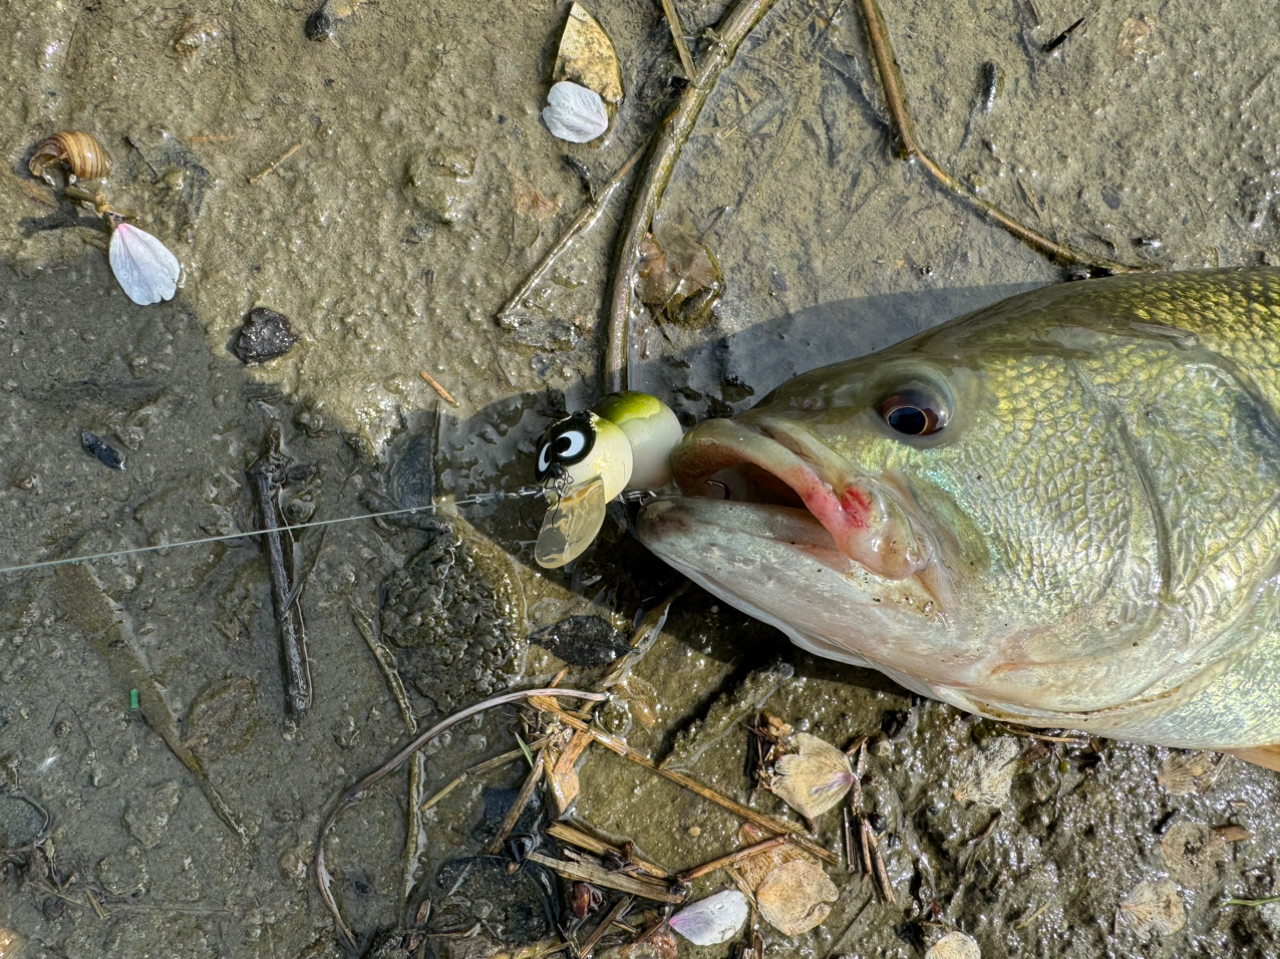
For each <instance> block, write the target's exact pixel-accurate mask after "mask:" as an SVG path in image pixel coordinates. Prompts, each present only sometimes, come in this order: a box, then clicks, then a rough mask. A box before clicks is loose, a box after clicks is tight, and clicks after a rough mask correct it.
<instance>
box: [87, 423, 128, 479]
mask: <svg viewBox="0 0 1280 959" xmlns="http://www.w3.org/2000/svg"><path fill="white" fill-rule="evenodd" d="M80 443H81V444H82V445H83V446H84V448H85V451H86V452H88V453H91V454H92V455H93V456H94V457H96V458H97V460H98V462H99V463H101V464H102V465H103V466H106V467H108V468H109V469H113V470H123V469H124V457H123V456H121V455H120V453H119V452H118V451H116V450H115V449H113V448H112V447H110V446H108V445H107V444H106V443H104V442H102V440H101V439H99V438H98V437H97V436H96V435H95V434H93V433H90V432H89V431H88V430H81V431H80Z"/></svg>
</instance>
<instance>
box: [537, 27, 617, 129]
mask: <svg viewBox="0 0 1280 959" xmlns="http://www.w3.org/2000/svg"><path fill="white" fill-rule="evenodd" d="M551 79H553V80H572V81H573V82H574V83H578V84H581V85H582V86H584V87H586V88H587V89H589V90H594V91H595V92H596V93H598V94H600V96H601V98H602V99H603V100H604V101H605V102H606V103H608V104H610V105H611V106H617V105H618V104H619V103H620V102H622V74H621V73H620V72H619V70H618V54H617V52H616V51H615V50H614V49H613V41H612V40H610V39H609V35H608V34H607V33H605V32H604V28H603V27H602V26H600V24H599V22H598V21H597V20H596V18H595V17H593V16H592V15H591V14H589V13H588V12H587V11H586V8H585V7H583V6H582V4H580V3H575V4H574V5H573V6H571V7H570V8H569V19H568V20H567V21H566V22H565V25H564V33H563V34H562V35H561V37H560V50H559V52H558V53H557V54H556V65H555V68H554V70H553V71H552V74H551Z"/></svg>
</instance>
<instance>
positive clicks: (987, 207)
mask: <svg viewBox="0 0 1280 959" xmlns="http://www.w3.org/2000/svg"><path fill="white" fill-rule="evenodd" d="M860 6H861V8H862V18H863V21H864V23H865V24H866V28H867V42H868V44H869V45H870V47H871V56H872V59H874V60H875V64H876V72H877V73H879V75H880V84H881V87H882V88H883V90H884V99H885V105H886V107H887V108H888V110H889V116H890V118H891V119H892V121H893V128H894V129H893V132H894V135H895V136H896V137H897V140H898V155H899V156H900V157H901V158H902V159H904V160H912V161H914V162H916V163H918V164H919V165H920V167H921V168H922V169H924V170H925V172H927V173H928V174H929V176H931V177H933V179H934V180H935V181H936V182H937V183H938V185H939V186H941V187H943V188H944V189H946V190H947V191H948V192H949V193H951V194H952V195H953V196H955V197H958V198H959V199H961V200H963V201H964V202H965V203H967V204H969V205H970V206H971V207H973V208H974V209H975V210H976V211H977V212H978V213H979V214H980V215H981V216H982V217H984V218H985V219H987V220H990V221H991V222H993V223H995V224H996V225H997V226H999V227H1001V228H1002V229H1003V230H1005V231H1006V232H1007V233H1009V234H1010V235H1012V236H1013V237H1015V238H1016V239H1018V240H1021V241H1022V242H1023V243H1025V244H1026V245H1027V246H1029V247H1031V248H1032V249H1033V250H1035V251H1036V252H1037V253H1039V254H1040V255H1041V256H1044V257H1047V258H1048V259H1050V260H1052V261H1053V262H1055V263H1058V264H1061V265H1064V266H1066V265H1071V264H1077V263H1078V264H1080V265H1082V266H1087V267H1090V268H1091V269H1093V270H1099V271H1103V272H1105V273H1150V272H1152V271H1154V270H1159V269H1160V267H1159V266H1157V265H1153V264H1142V265H1137V266H1135V265H1133V264H1129V263H1121V262H1119V261H1118V260H1112V259H1109V258H1107V257H1105V256H1095V255H1094V254H1092V253H1088V252H1086V251H1084V250H1078V249H1076V248H1075V247H1073V246H1070V245H1068V244H1066V243H1059V242H1057V241H1056V240H1052V239H1050V238H1049V237H1047V236H1045V235H1044V234H1043V233H1040V232H1039V231H1038V230H1033V229H1031V227H1029V226H1026V225H1025V224H1023V223H1020V222H1019V221H1018V220H1015V219H1014V218H1013V217H1011V216H1009V215H1008V214H1007V213H1005V212H1004V211H1003V210H1001V209H1000V208H999V207H997V206H996V205H995V204H994V203H990V202H988V201H986V200H984V199H982V198H981V197H979V196H978V195H977V194H975V193H974V192H973V191H972V190H970V189H969V188H968V187H966V186H965V185H964V184H962V183H961V182H960V181H959V180H957V179H956V178H955V177H954V176H952V175H951V174H950V173H948V172H947V171H946V170H944V169H943V168H942V167H941V166H939V165H938V164H937V163H936V162H935V161H934V160H933V158H932V157H930V156H929V155H928V154H927V153H925V152H924V150H923V149H921V147H920V141H919V140H918V139H917V137H916V130H915V124H914V123H913V122H912V120H911V110H910V108H909V107H908V106H907V94H906V88H905V86H904V85H903V82H902V71H901V70H900V69H899V67H898V58H897V56H896V55H895V54H894V52H893V44H892V43H891V42H890V40H889V31H888V28H887V27H886V26H885V22H884V14H883V13H881V12H880V5H879V3H878V2H877V0H860Z"/></svg>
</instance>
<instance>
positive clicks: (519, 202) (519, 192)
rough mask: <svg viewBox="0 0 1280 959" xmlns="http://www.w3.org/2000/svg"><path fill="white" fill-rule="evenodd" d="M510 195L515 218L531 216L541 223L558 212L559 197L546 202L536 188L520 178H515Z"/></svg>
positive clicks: (560, 200)
mask: <svg viewBox="0 0 1280 959" xmlns="http://www.w3.org/2000/svg"><path fill="white" fill-rule="evenodd" d="M511 193H512V198H513V199H514V201H515V209H516V216H532V217H533V218H534V219H535V220H538V221H539V222H541V221H542V220H546V219H550V218H551V217H553V216H555V215H556V214H557V213H559V212H560V204H561V202H562V198H561V197H559V196H557V197H556V198H555V199H554V200H548V199H547V198H546V197H545V196H543V195H542V193H541V191H539V190H538V188H537V187H536V186H534V185H533V184H532V183H530V182H529V181H528V180H526V179H525V178H524V177H522V176H517V177H516V178H515V183H514V184H513V185H512V190H511Z"/></svg>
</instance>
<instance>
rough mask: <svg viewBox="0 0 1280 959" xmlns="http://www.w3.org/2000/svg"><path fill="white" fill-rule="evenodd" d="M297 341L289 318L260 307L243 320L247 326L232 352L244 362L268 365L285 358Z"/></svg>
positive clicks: (243, 328)
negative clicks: (270, 361)
mask: <svg viewBox="0 0 1280 959" xmlns="http://www.w3.org/2000/svg"><path fill="white" fill-rule="evenodd" d="M298 339H299V337H298V334H297V333H295V332H293V324H292V323H290V322H289V318H288V317H287V316H285V315H284V314H283V313H277V312H276V311H275V310H268V309H267V308H266V307H265V306H259V307H256V308H255V309H253V310H251V311H250V312H249V315H248V316H246V317H245V318H244V326H242V327H241V328H240V335H239V336H237V337H236V342H235V344H234V345H233V346H232V347H231V352H233V353H235V355H236V356H238V357H239V358H240V359H241V361H243V362H245V363H249V364H253V363H265V362H266V361H267V360H274V359H275V358H276V357H277V356H284V355H285V354H286V353H288V352H289V351H290V350H291V349H293V345H294V344H295V343H297V342H298Z"/></svg>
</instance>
